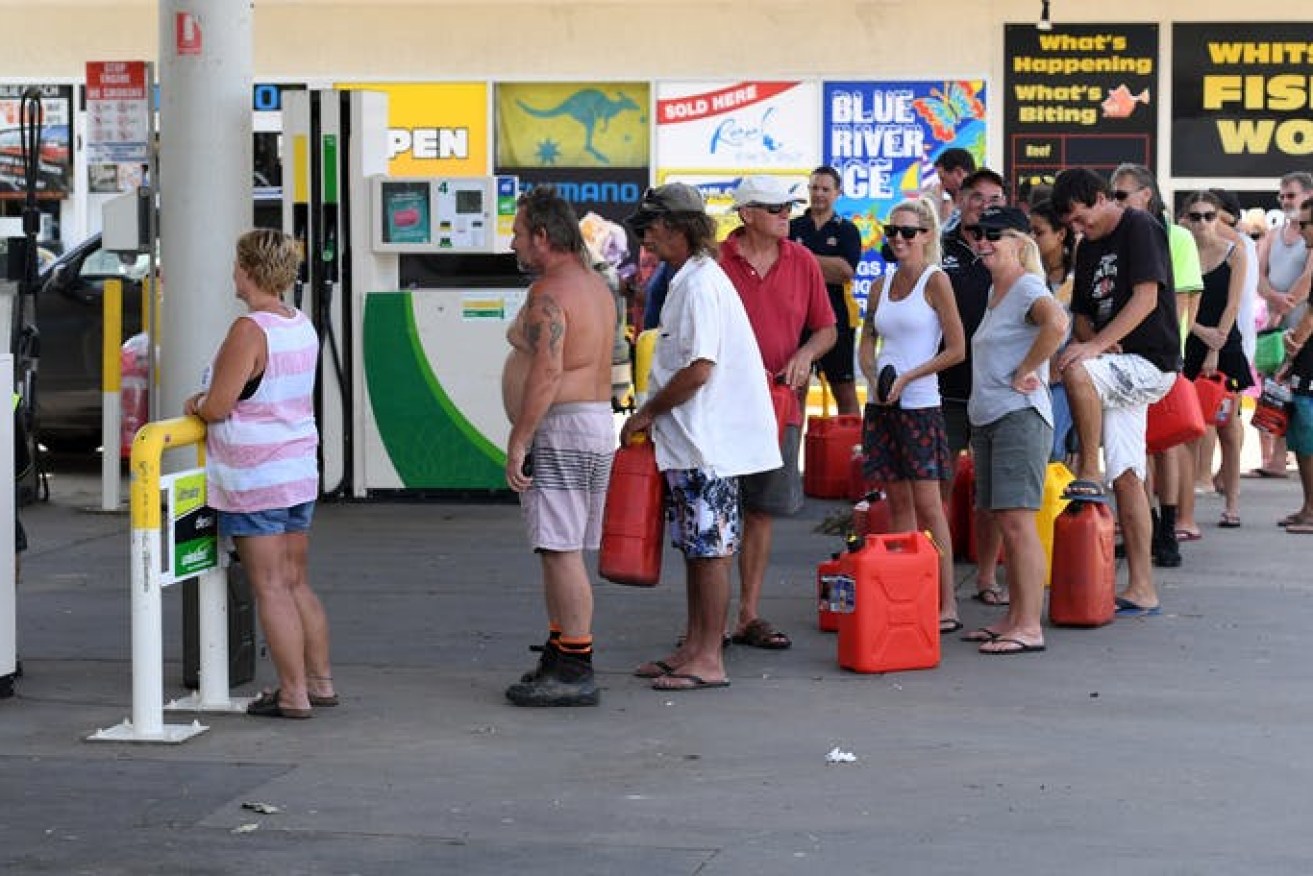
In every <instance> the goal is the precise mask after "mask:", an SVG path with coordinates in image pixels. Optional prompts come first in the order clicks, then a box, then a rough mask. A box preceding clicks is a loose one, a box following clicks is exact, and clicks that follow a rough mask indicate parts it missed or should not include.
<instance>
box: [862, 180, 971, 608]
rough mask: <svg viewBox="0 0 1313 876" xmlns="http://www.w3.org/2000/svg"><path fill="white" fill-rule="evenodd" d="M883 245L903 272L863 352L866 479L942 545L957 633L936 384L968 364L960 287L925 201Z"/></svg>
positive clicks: (908, 205)
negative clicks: (884, 384)
mask: <svg viewBox="0 0 1313 876" xmlns="http://www.w3.org/2000/svg"><path fill="white" fill-rule="evenodd" d="M885 240H886V241H887V243H888V244H889V247H890V248H891V249H892V250H893V253H894V257H895V258H896V259H897V260H898V266H897V269H896V270H895V271H894V273H893V274H892V275H891V276H888V277H886V279H885V282H884V284H883V285H882V287H881V290H880V293H879V294H878V295H876V296H875V297H874V299H873V300H871V301H868V303H867V314H866V322H865V323H864V324H863V327H862V340H861V345H860V347H859V348H858V362H859V364H860V365H861V368H862V373H863V374H864V375H866V380H867V385H868V392H867V398H868V399H870V402H868V404H867V406H866V416H865V418H864V421H863V425H862V449H863V450H864V451H865V452H866V458H867V469H866V473H867V476H868V478H869V479H870V480H872V481H874V482H876V483H879V484H881V485H882V486H883V487H884V490H885V492H886V493H887V494H888V497H889V510H890V513H891V516H892V523H893V529H894V531H895V532H910V531H912V530H929V531H930V534H931V535H932V536H933V537H934V539H935V541H936V542H937V543H938V545H939V548H940V554H939V631H940V632H941V633H952V632H956V631H957V630H960V629H961V628H962V623H961V621H960V620H958V617H957V597H956V596H955V595H954V592H953V546H952V544H951V540H950V537H949V533H948V520H947V519H946V518H945V516H944V506H943V504H942V503H941V501H940V496H939V481H941V480H947V479H948V478H949V476H950V473H951V471H952V469H951V468H950V466H951V462H950V460H949V458H948V436H947V433H946V432H945V430H944V415H943V412H942V411H941V410H940V407H939V389H938V383H937V381H936V378H935V375H936V374H938V373H939V372H940V371H942V370H943V369H945V368H947V367H949V366H950V365H953V364H956V363H958V362H961V361H962V359H963V358H965V356H966V337H965V335H964V333H963V330H962V320H961V318H960V317H959V316H958V312H957V304H956V303H955V302H954V299H953V287H952V285H951V284H950V283H949V281H948V277H947V276H946V275H945V274H944V272H943V271H941V270H940V269H939V220H938V217H937V215H936V213H935V210H934V207H933V206H931V204H930V203H929V202H928V201H925V200H924V199H914V200H909V201H903V202H901V203H899V204H898V205H897V206H895V207H894V209H893V211H892V212H891V213H890V214H889V221H888V222H887V223H886V224H885ZM877 339H878V340H879V341H880V350H879V355H878V357H877V351H876V341H877ZM941 340H942V345H941ZM887 365H888V366H892V367H893V368H894V370H895V371H897V377H896V378H895V379H894V381H893V383H892V385H891V386H890V387H889V390H888V394H887V396H886V397H885V398H883V399H880V398H879V397H878V394H877V392H878V384H879V374H880V371H881V370H883V369H884V368H885V366H887Z"/></svg>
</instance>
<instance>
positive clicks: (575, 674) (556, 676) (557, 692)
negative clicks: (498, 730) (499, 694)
mask: <svg viewBox="0 0 1313 876" xmlns="http://www.w3.org/2000/svg"><path fill="white" fill-rule="evenodd" d="M549 653H550V654H551V655H552V656H551V657H550V658H549V657H548V654H549ZM549 660H550V662H551V665H550V666H549V667H545V668H544V664H546V663H547V662H548V661H549ZM539 666H540V670H539V672H538V676H537V677H536V678H534V679H532V680H529V681H520V682H517V683H515V684H513V685H511V686H510V687H508V688H506V699H508V700H510V701H511V702H512V703H514V704H515V705H517V706H595V705H597V703H598V701H599V700H600V699H601V691H600V690H598V687H597V681H596V679H595V678H594V676H593V664H592V663H591V662H590V661H588V660H581V659H579V658H578V657H572V656H570V655H569V654H563V653H561V652H560V651H559V650H557V649H556V648H555V647H553V646H550V645H549V646H548V647H547V648H546V649H544V651H543V661H542V662H541V663H540V664H539Z"/></svg>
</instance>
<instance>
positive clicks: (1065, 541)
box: [1049, 499, 1117, 627]
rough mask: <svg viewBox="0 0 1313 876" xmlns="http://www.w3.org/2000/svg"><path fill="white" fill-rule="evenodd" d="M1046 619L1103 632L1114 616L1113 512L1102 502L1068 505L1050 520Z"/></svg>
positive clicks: (1114, 562) (1115, 571)
mask: <svg viewBox="0 0 1313 876" xmlns="http://www.w3.org/2000/svg"><path fill="white" fill-rule="evenodd" d="M1052 574H1053V577H1052V584H1051V585H1050V589H1049V620H1050V621H1051V622H1053V623H1054V624H1055V625H1057V626H1063V627H1101V626H1103V625H1104V624H1106V623H1109V622H1111V621H1112V619H1113V618H1114V617H1115V616H1116V612H1117V605H1116V599H1117V566H1116V560H1115V558H1114V556H1113V522H1112V511H1111V510H1109V508H1108V504H1107V502H1105V501H1095V502H1091V501H1081V500H1079V499H1074V500H1072V501H1071V502H1070V503H1069V504H1068V505H1067V507H1066V508H1065V509H1063V511H1062V513H1061V514H1059V515H1058V516H1057V519H1055V520H1054V521H1053V573H1052Z"/></svg>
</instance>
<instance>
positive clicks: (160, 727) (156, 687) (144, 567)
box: [90, 417, 244, 742]
mask: <svg viewBox="0 0 1313 876" xmlns="http://www.w3.org/2000/svg"><path fill="white" fill-rule="evenodd" d="M190 446H194V447H196V456H197V464H198V465H204V464H205V422H204V421H203V420H201V419H200V418H199V417H177V418H175V419H171V420H161V421H159V422H155V423H147V424H146V425H145V426H142V427H141V429H140V430H139V431H138V432H137V435H136V437H135V438H134V439H133V441H132V456H131V473H132V479H131V484H130V490H129V493H130V495H129V504H130V509H131V519H132V542H131V556H130V558H129V563H130V566H131V576H130V577H131V587H132V598H131V602H132V717H131V718H130V719H129V720H127V721H124V722H123V723H122V724H119V725H117V726H115V727H111V728H109V729H107V730H98V731H97V732H96V733H94V734H92V736H91V737H90V739H92V740H95V741H109V742H121V741H130V742H183V741H185V740H187V739H189V738H191V737H192V736H195V735H196V734H198V733H202V732H204V731H205V730H206V729H207V728H206V727H204V726H202V725H201V724H200V722H198V721H193V722H192V723H191V724H165V723H164V709H165V706H164V696H163V690H164V648H163V608H162V589H163V584H164V580H163V579H164V574H163V566H164V564H163V562H162V559H163V555H162V551H163V550H164V549H165V548H164V538H163V522H164V521H163V514H162V513H161V507H160V506H161V502H160V477H161V465H162V461H163V456H164V452H165V451H167V450H171V449H175V448H181V447H190ZM199 590H200V636H199V640H200V650H201V662H200V683H201V689H200V691H199V694H198V697H197V699H196V700H195V702H193V703H190V704H183V703H182V701H178V702H175V703H171V704H170V708H180V709H181V708H192V709H198V710H205V711H237V710H239V709H240V708H242V707H243V706H244V703H241V704H239V703H237V702H236V701H234V700H232V699H230V698H229V696H228V620H227V614H228V593H227V586H226V576H225V573H224V570H223V568H222V567H217V568H215V569H211V570H209V571H207V572H202V573H201V574H200V588H199Z"/></svg>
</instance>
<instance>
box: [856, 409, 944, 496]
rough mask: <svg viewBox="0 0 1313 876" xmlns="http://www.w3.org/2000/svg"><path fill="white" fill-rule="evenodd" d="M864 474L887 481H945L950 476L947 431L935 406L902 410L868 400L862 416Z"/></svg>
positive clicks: (879, 481) (874, 479) (878, 480)
mask: <svg viewBox="0 0 1313 876" xmlns="http://www.w3.org/2000/svg"><path fill="white" fill-rule="evenodd" d="M862 450H863V451H865V453H866V477H867V478H868V479H869V480H872V481H875V482H877V483H888V482H890V481H946V480H948V479H949V478H950V477H952V468H951V467H950V460H949V457H948V435H947V433H946V431H945V429H944V415H943V412H942V411H940V409H939V408H917V409H915V410H910V411H905V410H903V409H902V408H899V407H890V406H888V405H877V404H868V405H867V406H866V416H865V417H863V418H862Z"/></svg>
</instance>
